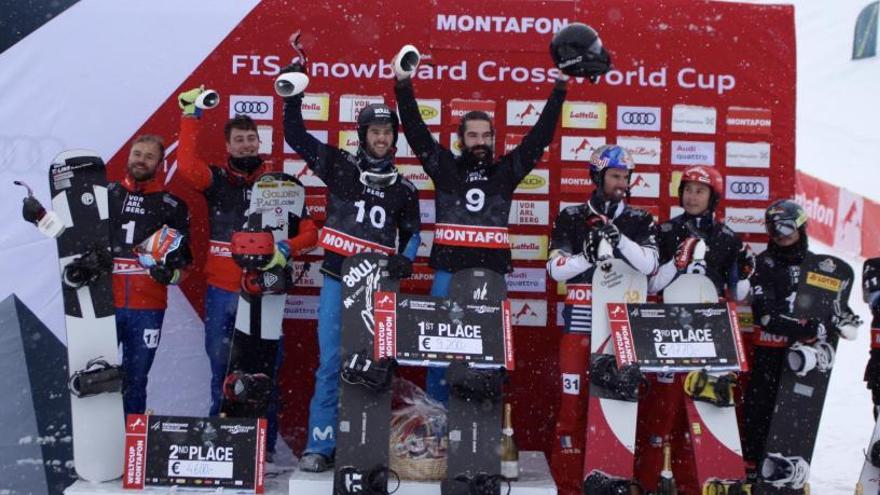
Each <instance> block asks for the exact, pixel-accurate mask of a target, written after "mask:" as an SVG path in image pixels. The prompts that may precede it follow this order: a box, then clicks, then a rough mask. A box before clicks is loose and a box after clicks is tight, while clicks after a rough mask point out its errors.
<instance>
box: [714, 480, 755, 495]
mask: <svg viewBox="0 0 880 495" xmlns="http://www.w3.org/2000/svg"><path fill="white" fill-rule="evenodd" d="M751 494H752V487H751V485H749V484H748V483H746V482H744V481H740V480H709V481H707V482H706V483H705V484H704V485H703V495H751Z"/></svg>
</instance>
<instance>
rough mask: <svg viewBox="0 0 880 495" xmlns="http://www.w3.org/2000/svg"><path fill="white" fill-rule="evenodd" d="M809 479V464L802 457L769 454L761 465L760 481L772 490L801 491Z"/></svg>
mask: <svg viewBox="0 0 880 495" xmlns="http://www.w3.org/2000/svg"><path fill="white" fill-rule="evenodd" d="M809 477H810V464H809V463H808V462H807V461H806V460H804V458H803V457H785V456H783V455H782V454H776V453H770V454H767V457H765V458H764V462H763V463H762V464H761V472H760V481H761V482H763V483H767V484H769V485H771V486H772V487H774V488H793V489H795V490H801V489H803V488H804V485H806V484H807V479H808V478H809Z"/></svg>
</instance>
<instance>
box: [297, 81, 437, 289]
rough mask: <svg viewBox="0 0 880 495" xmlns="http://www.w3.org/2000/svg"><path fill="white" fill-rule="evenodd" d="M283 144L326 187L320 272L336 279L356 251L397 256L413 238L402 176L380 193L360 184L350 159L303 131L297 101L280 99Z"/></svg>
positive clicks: (413, 203) (413, 213) (415, 213)
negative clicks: (322, 252)
mask: <svg viewBox="0 0 880 495" xmlns="http://www.w3.org/2000/svg"><path fill="white" fill-rule="evenodd" d="M284 139H285V140H286V141H287V144H288V145H290V147H291V148H293V149H294V150H295V151H296V152H297V153H299V155H300V156H301V157H303V159H305V161H306V164H307V165H308V166H309V168H310V169H311V170H312V172H314V173H315V175H317V176H318V177H319V178H321V180H323V181H324V183H325V184H326V185H327V219H326V221H325V222H324V227H323V228H322V229H321V235H320V240H319V242H318V245H319V246H321V247H323V248H324V251H325V253H324V263H323V264H322V266H321V271H322V272H324V273H325V274H328V275H330V276H332V277H335V278H337V279H338V278H339V277H340V273H341V270H342V262H343V261H344V260H345V258H347V257H349V256H352V255H354V254H357V253H361V252H380V253H385V254H388V255H392V254H395V253H401V252H403V250H404V249H405V247H406V246H407V244H408V243H409V241H410V239H411V238H412V237H413V236H414V235H416V234H418V232H419V229H420V228H421V218H420V213H419V197H418V191H417V190H416V187H415V186H414V185H413V184H412V183H411V182H410V181H408V180H407V179H405V178H403V177H402V176H398V177H397V180H396V181H395V182H394V183H393V184H391V185H389V186H386V187H382V188H376V187H368V186H366V185H364V184H362V183H361V181H360V168H358V159H357V158H356V157H355V156H353V155H352V154H351V153H348V152H346V151H344V150H340V149H338V148H335V147H333V146H328V145H326V144H324V143H322V142H320V141H318V140H317V139H316V138H315V137H314V136H312V135H311V134H309V133H308V132H307V131H306V127H305V123H304V122H303V118H302V97H293V98H287V99H286V100H285V104H284Z"/></svg>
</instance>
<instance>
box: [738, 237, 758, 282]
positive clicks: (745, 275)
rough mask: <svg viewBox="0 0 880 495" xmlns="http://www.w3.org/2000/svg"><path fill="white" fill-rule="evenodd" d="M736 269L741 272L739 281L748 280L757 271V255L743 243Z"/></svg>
mask: <svg viewBox="0 0 880 495" xmlns="http://www.w3.org/2000/svg"><path fill="white" fill-rule="evenodd" d="M736 267H737V270H738V271H739V280H748V279H749V278H751V276H752V272H754V271H755V253H754V252H753V251H752V248H751V247H750V246H749V245H748V244H745V243H743V245H742V248H741V249H740V250H739V253H737V255H736Z"/></svg>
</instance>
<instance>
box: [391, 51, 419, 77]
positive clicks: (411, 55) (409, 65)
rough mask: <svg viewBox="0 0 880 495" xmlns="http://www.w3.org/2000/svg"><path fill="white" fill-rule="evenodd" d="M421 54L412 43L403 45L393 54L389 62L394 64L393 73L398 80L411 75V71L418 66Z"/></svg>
mask: <svg viewBox="0 0 880 495" xmlns="http://www.w3.org/2000/svg"><path fill="white" fill-rule="evenodd" d="M420 59H421V55H420V54H419V50H418V49H416V47H414V46H412V45H404V46H403V48H401V49H400V51H399V52H397V55H395V56H394V60H392V62H391V64H392V65H393V66H394V75H395V76H396V77H397V80H398V81H402V80H404V79H407V78H409V77H412V75H413V72H415V71H416V68H418V66H419V60H420Z"/></svg>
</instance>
